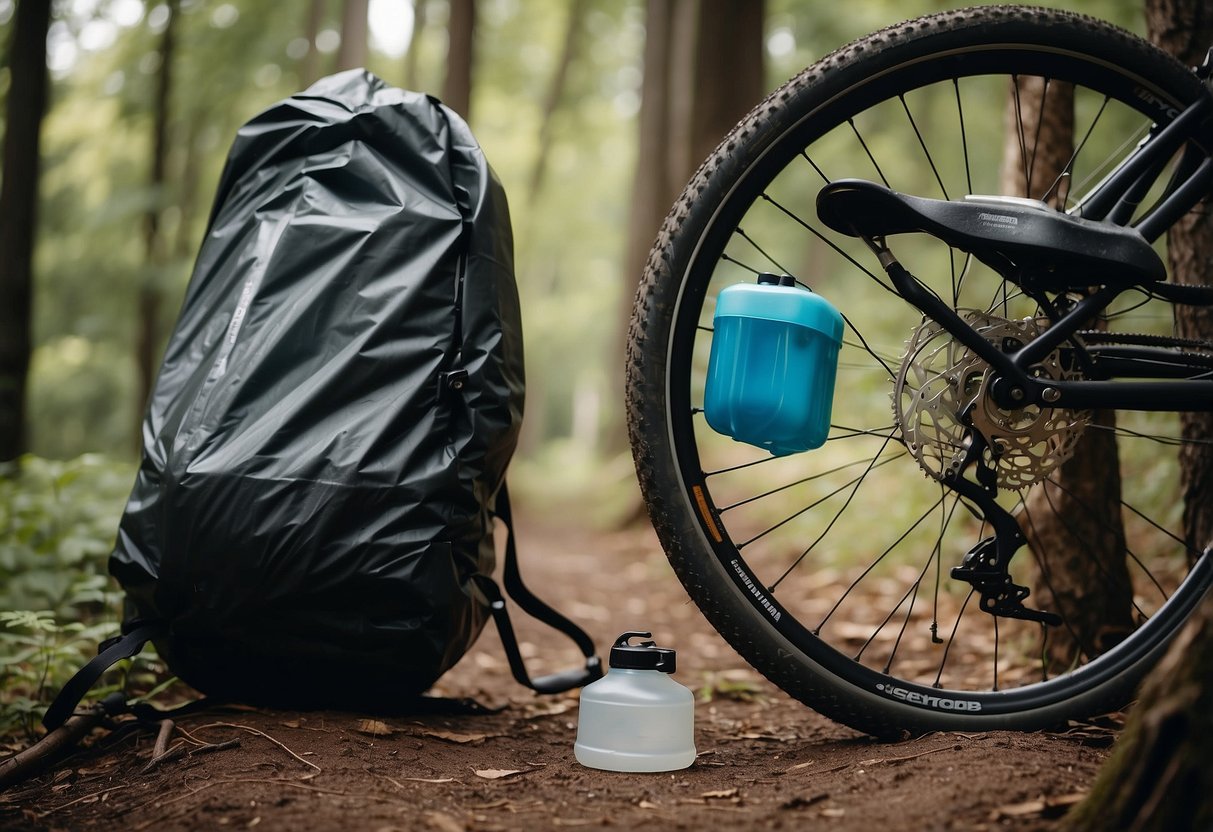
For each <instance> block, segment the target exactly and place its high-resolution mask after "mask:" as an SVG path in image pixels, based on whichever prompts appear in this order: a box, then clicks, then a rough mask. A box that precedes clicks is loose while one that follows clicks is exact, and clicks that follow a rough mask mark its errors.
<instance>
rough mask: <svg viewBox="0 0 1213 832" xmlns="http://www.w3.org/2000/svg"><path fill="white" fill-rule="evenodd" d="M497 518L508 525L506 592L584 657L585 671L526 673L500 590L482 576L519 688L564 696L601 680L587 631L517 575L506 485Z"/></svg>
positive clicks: (498, 493) (600, 670) (511, 519)
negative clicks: (569, 642) (552, 606)
mask: <svg viewBox="0 0 1213 832" xmlns="http://www.w3.org/2000/svg"><path fill="white" fill-rule="evenodd" d="M496 513H497V516H498V517H500V518H501V522H503V523H505V528H506V532H507V535H506V540H505V566H504V568H503V571H502V580H503V582H504V583H505V589H506V592H508V593H509V594H510V597H511V598H512V599H514V601H516V602H517V604H518V606H520V607H521V608H522V609H523V611H525V612H526V613H528V614H530V615H531V616H533V617H535V618H538V619H539V620H540V621H542V622H543V623H544V624H547V625H548V626H549V627H551V628H553V629H555V630H559V631H560V632H562V633H564V634H565V635H566V636H568V637H569V638H570V639H572V641H573V642H574V643H575V644H576V645H577V647H578V648H579V649H580V650H581V654H582V655H583V656H585V667H575V668H573V669H571V670H565V671H561V672H560V673H553V674H551V675H550V676H540V677H539V678H538V679H532V678H531V677H530V676H529V675H528V674H527V672H526V666H525V665H524V664H523V661H522V654H521V653H520V652H519V650H518V639H517V637H515V635H514V627H513V625H512V624H510V615H509V612H507V611H506V608H505V599H504V598H503V597H502V596H501V590H500V589H498V588H497V584H496V583H495V582H494V581H493V579H492V578H489V577H487V576H481V577H482V578H483V580H482V581H481V584H480V586H481V588H482V589H483V590H484V592H485V594H486V595H487V596H488V599H489V609H490V611H491V612H492V613H493V621H494V622H495V623H496V624H497V632H498V634H499V635H500V636H501V644H502V646H503V647H504V648H505V655H506V658H507V659H508V660H509V663H510V672H512V673H513V674H514V678H515V679H516V680H517V681H518V683H519V684H521V685H525V686H526V687H528V688H530V689H531V690H533V691H536V692H537V693H562V692H564V691H566V690H572V689H573V688H576V687H581V686H583V685H588V684H589V683H590V682H593V681H594V680H595V679H600V678H602V660H601V659H599V658H598V656H597V655H595V653H594V642H593V641H592V640H591V639H590V637H589V636H588V635H586V632H585V630H583V629H581V628H580V627H578V626H577V625H576V624H574V623H573V622H572V621H570V620H569V619H567V618H565V617H564V616H563V615H561V614H560V613H559V612H557V611H556V610H554V609H552V608H551V607H550V606H548V605H547V604H546V603H544V602H543V601H541V600H539V598H537V597H535V595H534V593H532V592H531V591H530V590H529V589H527V587H526V585H525V584H524V583H523V582H522V574H521V573H520V572H519V571H518V552H517V550H516V549H515V546H514V518H513V514H512V513H511V512H510V495H509V492H508V491H507V490H506V487H505V483H502V484H501V489H500V490H499V491H498V492H497V506H496Z"/></svg>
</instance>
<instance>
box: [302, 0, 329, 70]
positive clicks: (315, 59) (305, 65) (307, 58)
mask: <svg viewBox="0 0 1213 832" xmlns="http://www.w3.org/2000/svg"><path fill="white" fill-rule="evenodd" d="M324 11H325V9H324V0H310V2H309V3H308V4H307V22H306V23H305V24H304V27H305V28H304V33H303V36H304V37H306V38H307V52H306V53H305V54H304V56H303V61H302V64H301V65H300V68H299V80H300V82H301V83H302V85H303V86H305V87H310V86H311V85H312V83H313V82H314V81H315V80H316V79H317V78H319V77H320V60H321V55H320V50H319V49H317V48H316V35H318V34H320V27H321V25H323V23H324Z"/></svg>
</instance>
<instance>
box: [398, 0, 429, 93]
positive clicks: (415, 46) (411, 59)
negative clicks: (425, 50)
mask: <svg viewBox="0 0 1213 832" xmlns="http://www.w3.org/2000/svg"><path fill="white" fill-rule="evenodd" d="M427 5H428V4H427V2H426V0H413V32H412V34H410V35H409V51H408V52H406V53H404V86H405V88H406V89H410V90H415V89H420V86H421V85H420V82H419V81H418V78H417V61H418V56H417V53H418V52H420V51H421V33H422V32H424V31H425V18H426V6H427Z"/></svg>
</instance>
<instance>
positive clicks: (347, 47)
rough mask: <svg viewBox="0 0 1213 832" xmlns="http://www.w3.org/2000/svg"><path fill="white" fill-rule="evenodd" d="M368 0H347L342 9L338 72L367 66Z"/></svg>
mask: <svg viewBox="0 0 1213 832" xmlns="http://www.w3.org/2000/svg"><path fill="white" fill-rule="evenodd" d="M367 7H368V0H345V3H344V4H343V5H342V7H341V48H340V49H338V50H337V71H338V72H341V71H342V70H346V69H357V68H358V67H364V66H366V56H367V35H368V34H369V33H368V31H367V11H368V8H367Z"/></svg>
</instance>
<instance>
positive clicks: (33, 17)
mask: <svg viewBox="0 0 1213 832" xmlns="http://www.w3.org/2000/svg"><path fill="white" fill-rule="evenodd" d="M50 16H51V4H50V0H21V2H20V3H18V4H17V11H16V15H15V20H14V21H13V28H12V40H11V41H10V43H9V47H8V54H9V72H10V75H9V81H10V86H9V90H8V102H7V107H6V113H5V130H4V157H3V164H4V169H3V176H4V179H3V182H0V462H4V461H8V460H12V459H16V458H17V457H18V456H20V455H21V454H22V453H24V452H25V451H26V449H27V441H28V440H27V438H26V433H25V399H26V389H25V388H26V382H27V380H28V377H29V364H30V354H31V352H32V341H33V334H32V326H31V322H32V320H33V263H34V240H35V235H36V233H37V228H38V223H37V207H38V163H39V137H40V133H41V128H42V114H43V112H44V111H45V110H46V98H47V77H46V32H47V29H48V28H49V26H50Z"/></svg>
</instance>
